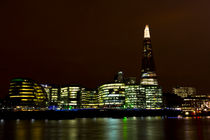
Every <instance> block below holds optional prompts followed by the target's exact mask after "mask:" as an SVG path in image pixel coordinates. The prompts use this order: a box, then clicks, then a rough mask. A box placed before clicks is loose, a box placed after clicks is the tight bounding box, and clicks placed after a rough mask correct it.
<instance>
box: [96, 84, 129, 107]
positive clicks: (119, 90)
mask: <svg viewBox="0 0 210 140" xmlns="http://www.w3.org/2000/svg"><path fill="white" fill-rule="evenodd" d="M125 88H126V85H125V83H110V84H104V85H102V86H100V87H99V88H98V94H99V105H100V107H102V108H103V107H104V108H123V107H124V105H125Z"/></svg>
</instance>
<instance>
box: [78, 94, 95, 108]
mask: <svg viewBox="0 0 210 140" xmlns="http://www.w3.org/2000/svg"><path fill="white" fill-rule="evenodd" d="M81 108H99V95H98V93H97V91H95V90H83V92H82V94H81Z"/></svg>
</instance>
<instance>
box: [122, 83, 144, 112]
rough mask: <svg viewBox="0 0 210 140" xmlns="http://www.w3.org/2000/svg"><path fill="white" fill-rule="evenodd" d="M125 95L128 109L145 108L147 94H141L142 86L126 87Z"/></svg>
mask: <svg viewBox="0 0 210 140" xmlns="http://www.w3.org/2000/svg"><path fill="white" fill-rule="evenodd" d="M125 93H126V94H125V95H126V96H125V107H126V108H137V109H144V108H145V94H144V93H143V92H141V86H140V85H126V88H125Z"/></svg>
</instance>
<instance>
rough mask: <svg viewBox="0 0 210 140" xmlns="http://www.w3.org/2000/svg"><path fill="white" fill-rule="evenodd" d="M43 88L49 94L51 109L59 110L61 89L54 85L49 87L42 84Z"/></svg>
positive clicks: (48, 102)
mask: <svg viewBox="0 0 210 140" xmlns="http://www.w3.org/2000/svg"><path fill="white" fill-rule="evenodd" d="M41 86H42V87H43V88H44V90H45V92H46V93H47V99H48V101H47V104H48V106H49V107H51V108H54V109H55V108H56V109H57V108H59V107H58V105H59V102H60V88H59V87H57V86H54V85H47V84H41Z"/></svg>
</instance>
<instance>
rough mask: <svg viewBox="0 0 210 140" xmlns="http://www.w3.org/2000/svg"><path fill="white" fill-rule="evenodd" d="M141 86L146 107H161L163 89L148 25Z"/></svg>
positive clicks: (145, 36) (145, 31)
mask: <svg viewBox="0 0 210 140" xmlns="http://www.w3.org/2000/svg"><path fill="white" fill-rule="evenodd" d="M140 86H141V92H142V93H144V94H145V101H146V109H161V108H162V90H161V88H160V87H159V85H158V80H157V74H156V71H155V63H154V57H153V52H152V45H151V38H150V32H149V26H148V25H146V27H145V30H144V43H143V58H142V66H141V80H140Z"/></svg>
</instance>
